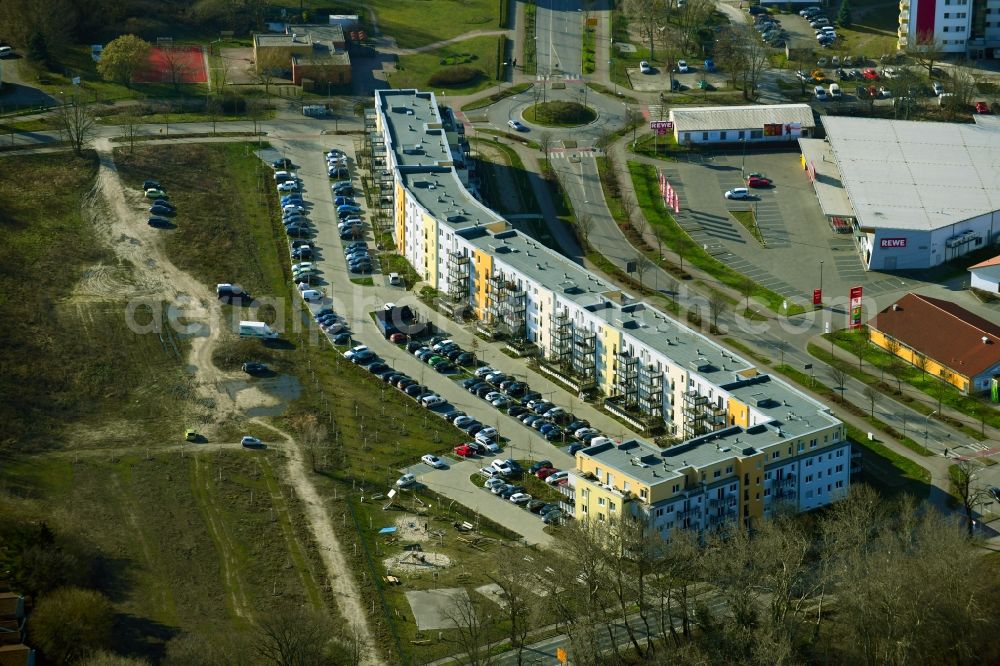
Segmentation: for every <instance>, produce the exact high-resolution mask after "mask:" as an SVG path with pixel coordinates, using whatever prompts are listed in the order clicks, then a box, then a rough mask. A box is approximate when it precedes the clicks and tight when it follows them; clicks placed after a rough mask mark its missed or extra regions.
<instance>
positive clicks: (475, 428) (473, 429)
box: [465, 423, 486, 437]
mask: <svg viewBox="0 0 1000 666" xmlns="http://www.w3.org/2000/svg"><path fill="white" fill-rule="evenodd" d="M485 427H486V426H484V425H483V424H482V423H473V424H472V425H471V426H469V427H468V428H466V429H465V432H467V433H469V435H470V436H472V437H475V436H476V433H477V432H479V431H480V430H482V429H483V428H485Z"/></svg>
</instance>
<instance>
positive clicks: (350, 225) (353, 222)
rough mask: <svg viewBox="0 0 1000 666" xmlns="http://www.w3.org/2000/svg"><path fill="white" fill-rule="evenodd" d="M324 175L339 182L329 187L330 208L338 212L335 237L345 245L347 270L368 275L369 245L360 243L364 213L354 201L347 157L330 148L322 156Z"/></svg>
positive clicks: (370, 259)
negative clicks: (334, 208) (324, 166)
mask: <svg viewBox="0 0 1000 666" xmlns="http://www.w3.org/2000/svg"><path fill="white" fill-rule="evenodd" d="M323 157H324V158H325V159H326V171H327V175H328V176H329V177H330V178H334V179H339V180H336V181H335V182H334V183H333V184H331V185H330V191H331V193H332V195H333V205H334V206H336V209H337V233H338V235H339V236H340V240H342V241H348V245H347V246H345V248H344V259H345V260H346V261H347V270H349V271H350V272H351V273H354V274H366V273H371V272H373V270H374V267H373V264H372V255H371V253H370V251H369V249H368V243H366V242H364V241H363V240H361V239H362V238H363V237H364V234H365V221H364V219H363V218H362V215H363V214H364V209H362V208H361V206H359V205H358V202H357V201H355V199H354V195H355V189H354V183H353V181H352V180H351V172H350V169H349V167H348V161H347V154H346V153H344V151H342V150H339V149H337V148H332V149H330V150H328V151H326V152H325V153H324V154H323Z"/></svg>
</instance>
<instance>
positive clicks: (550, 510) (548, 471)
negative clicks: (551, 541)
mask: <svg viewBox="0 0 1000 666" xmlns="http://www.w3.org/2000/svg"><path fill="white" fill-rule="evenodd" d="M479 473H480V474H481V475H482V476H485V477H486V481H485V482H484V483H483V488H485V489H486V490H489V491H490V492H491V493H493V494H494V495H496V496H497V497H500V498H503V499H505V500H508V501H510V502H512V503H514V504H517V505H519V506H522V507H524V508H525V509H526V510H527V511H529V512H530V513H534V514H537V515H538V516H539V517H540V518H541V519H542V521H543V522H544V523H545V524H546V525H551V524H553V523H557V522H559V520H560V519H561V518H562V510H561V509H560V508H559V505H558V504H553V503H550V502H545V501H544V500H540V499H534V498H533V497H532V496H531V495H530V494H528V493H527V492H525V491H526V488H525V487H524V486H522V485H520V484H518V483H512V482H516V480H517V479H519V478H521V477H522V476H523V475H524V470H523V469H522V468H521V465H520V464H518V462H517V461H516V460H511V459H507V460H502V459H499V458H498V459H496V460H494V461H493V462H492V463H491V464H490V466H489V467H484V468H482V469H481V470H479ZM528 473H529V474H532V475H534V476H536V477H538V478H539V479H543V480H544V481H545V482H546V483H548V484H549V485H552V486H556V485H560V484H564V483H567V481H568V479H567V477H568V476H569V473H568V472H563V471H559V470H557V469H555V468H553V467H552V463H550V462H549V461H548V460H542V461H539V462H537V463H535V464H534V465H532V466H531V467H530V468H529V469H528Z"/></svg>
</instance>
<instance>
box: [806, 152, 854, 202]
mask: <svg viewBox="0 0 1000 666" xmlns="http://www.w3.org/2000/svg"><path fill="white" fill-rule="evenodd" d="M799 148H800V149H801V150H802V155H803V156H804V157H805V158H806V164H808V165H812V166H813V167H814V168H815V169H816V180H815V181H814V182H813V189H814V190H815V191H816V198H817V199H818V200H819V207H820V208H821V209H823V214H824V215H827V216H829V217H854V214H855V213H854V206H852V205H851V199H850V197H848V196H847V190H846V189H844V182H843V179H842V178H841V176H840V168H839V167H838V166H837V160H836V159H835V158H834V156H833V150H832V149H831V148H830V144H829V143H827V142H826V141H824V140H823V139H799Z"/></svg>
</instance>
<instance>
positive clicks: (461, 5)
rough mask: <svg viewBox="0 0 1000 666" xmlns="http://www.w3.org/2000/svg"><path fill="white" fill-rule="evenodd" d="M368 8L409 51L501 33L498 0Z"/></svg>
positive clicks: (435, 0) (377, 3)
mask: <svg viewBox="0 0 1000 666" xmlns="http://www.w3.org/2000/svg"><path fill="white" fill-rule="evenodd" d="M328 4H329V3H327V5H328ZM367 6H368V7H369V8H370V9H371V10H374V12H375V14H376V15H377V16H378V25H379V29H380V30H381V31H382V33H383V34H385V35H388V36H390V37H392V38H394V39H395V40H396V43H397V44H399V45H400V46H401V47H405V48H414V47H418V46H424V45H426V44H431V43H433V42H437V41H440V40H443V39H451V38H452V37H457V36H458V35H463V34H465V33H467V32H472V31H474V30H497V29H498V24H499V20H500V4H499V3H498V2H496V0H415V1H413V2H396V1H394V0H372V1H371V2H369V3H367Z"/></svg>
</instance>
